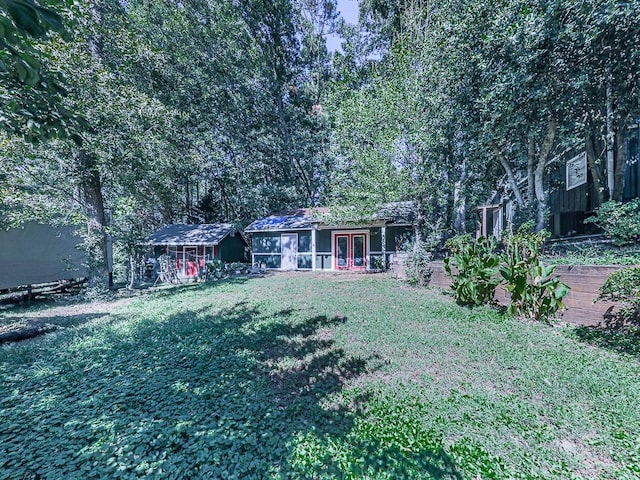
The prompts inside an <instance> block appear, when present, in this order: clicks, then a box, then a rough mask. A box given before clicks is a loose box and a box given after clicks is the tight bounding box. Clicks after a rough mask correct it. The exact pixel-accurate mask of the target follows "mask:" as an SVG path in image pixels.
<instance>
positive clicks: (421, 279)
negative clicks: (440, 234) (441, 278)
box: [405, 242, 433, 287]
mask: <svg viewBox="0 0 640 480" xmlns="http://www.w3.org/2000/svg"><path fill="white" fill-rule="evenodd" d="M406 251H407V258H406V259H405V272H406V275H407V279H408V281H409V283H411V284H412V285H417V286H419V287H424V286H426V285H428V284H429V281H430V280H431V274H432V270H431V268H430V267H429V263H430V262H431V261H432V260H433V250H432V248H430V245H428V244H426V243H424V242H420V243H414V244H413V245H409V246H408V247H407V250H406Z"/></svg>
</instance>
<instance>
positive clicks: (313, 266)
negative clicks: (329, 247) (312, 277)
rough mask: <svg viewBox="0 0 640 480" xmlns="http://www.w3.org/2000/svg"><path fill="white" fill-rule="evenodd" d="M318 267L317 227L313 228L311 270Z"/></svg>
mask: <svg viewBox="0 0 640 480" xmlns="http://www.w3.org/2000/svg"><path fill="white" fill-rule="evenodd" d="M315 269H316V228H315V227H313V228H312V229H311V270H312V271H315Z"/></svg>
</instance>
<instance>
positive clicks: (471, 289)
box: [444, 235, 500, 306]
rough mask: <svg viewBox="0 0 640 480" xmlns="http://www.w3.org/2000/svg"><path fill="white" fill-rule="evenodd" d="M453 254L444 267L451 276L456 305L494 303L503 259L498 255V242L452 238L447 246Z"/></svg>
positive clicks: (493, 240) (481, 238) (464, 237)
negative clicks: (496, 249)
mask: <svg viewBox="0 0 640 480" xmlns="http://www.w3.org/2000/svg"><path fill="white" fill-rule="evenodd" d="M445 247H447V248H448V249H449V250H450V251H451V255H450V256H448V257H447V258H445V259H444V268H445V270H446V272H447V274H448V275H449V276H450V277H451V279H452V282H451V288H452V289H453V293H454V296H455V298H456V302H458V303H459V304H461V305H469V306H479V305H484V304H486V303H492V302H494V295H495V290H496V286H497V285H498V283H500V280H499V279H498V277H497V273H498V264H499V263H500V259H499V257H498V255H497V254H496V253H495V248H496V240H495V239H494V238H493V237H491V238H490V239H487V238H485V237H480V238H478V239H477V240H475V241H474V239H473V238H472V237H471V235H460V236H457V237H453V238H450V239H449V240H447V242H446V243H445Z"/></svg>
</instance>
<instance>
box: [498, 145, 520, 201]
mask: <svg viewBox="0 0 640 480" xmlns="http://www.w3.org/2000/svg"><path fill="white" fill-rule="evenodd" d="M491 147H492V148H493V152H494V153H495V155H496V157H498V160H499V161H500V165H502V168H504V171H505V173H506V174H507V178H508V179H509V186H510V187H511V190H512V191H513V196H514V197H515V199H516V203H517V204H518V207H523V206H524V199H523V198H522V192H521V191H520V187H518V182H517V180H516V176H515V174H514V173H513V170H512V169H511V165H509V161H508V160H507V158H506V157H505V156H504V154H503V153H502V152H501V151H500V149H499V148H498V146H497V145H496V144H495V143H492V144H491Z"/></svg>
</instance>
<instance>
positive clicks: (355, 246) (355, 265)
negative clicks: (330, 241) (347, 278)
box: [333, 233, 367, 270]
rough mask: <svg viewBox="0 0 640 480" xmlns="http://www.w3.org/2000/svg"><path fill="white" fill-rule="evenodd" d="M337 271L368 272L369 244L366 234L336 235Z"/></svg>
mask: <svg viewBox="0 0 640 480" xmlns="http://www.w3.org/2000/svg"><path fill="white" fill-rule="evenodd" d="M334 241H335V250H334V251H335V257H334V258H335V260H334V262H335V263H334V266H333V267H334V268H335V269H336V270H366V268H367V244H366V234H364V233H339V234H337V235H335V239H334Z"/></svg>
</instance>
